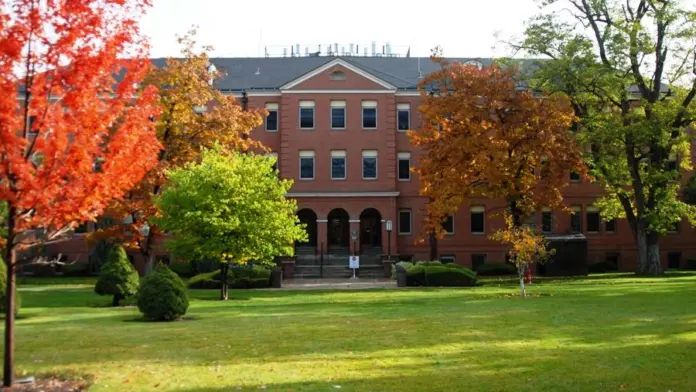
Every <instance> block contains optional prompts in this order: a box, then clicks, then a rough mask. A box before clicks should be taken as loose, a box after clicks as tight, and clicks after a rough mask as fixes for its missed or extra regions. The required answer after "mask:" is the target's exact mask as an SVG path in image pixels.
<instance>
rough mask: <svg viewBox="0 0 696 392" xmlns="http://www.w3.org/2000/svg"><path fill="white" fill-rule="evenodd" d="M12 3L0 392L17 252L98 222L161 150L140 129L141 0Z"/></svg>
mask: <svg viewBox="0 0 696 392" xmlns="http://www.w3.org/2000/svg"><path fill="white" fill-rule="evenodd" d="M11 3H12V4H11V6H8V2H5V3H4V5H3V6H1V7H0V151H2V154H0V200H2V201H4V202H6V204H7V216H6V228H7V232H6V238H5V240H6V241H5V247H4V251H5V255H4V256H5V264H6V266H7V282H8V284H7V294H6V298H5V300H6V303H7V317H6V319H5V345H4V349H5V355H4V378H3V382H4V385H5V386H10V385H11V384H12V382H13V376H14V298H15V286H16V275H15V273H16V267H17V264H18V262H20V261H21V260H19V259H18V257H17V254H18V252H23V251H25V250H31V249H35V248H38V247H41V246H42V245H44V244H45V243H47V242H50V241H56V240H58V239H60V238H61V236H62V235H63V234H64V233H66V232H69V231H71V230H72V229H73V228H74V227H76V226H77V224H78V222H82V221H87V220H93V219H95V218H96V217H97V216H98V215H99V214H100V213H101V212H102V211H103V209H104V207H105V206H106V204H107V203H108V202H109V201H110V200H112V199H114V198H117V197H120V196H122V195H123V194H124V193H125V192H126V191H127V190H128V189H129V188H131V187H132V186H133V185H134V184H136V183H137V182H138V181H139V180H140V179H141V178H142V177H143V175H144V174H145V173H146V172H147V171H148V170H149V169H150V168H151V167H152V166H153V165H154V164H155V159H156V156H157V152H158V151H159V148H160V145H159V142H158V141H157V138H156V137H155V133H154V127H153V124H152V123H151V121H149V118H150V117H151V116H153V115H155V114H156V106H155V105H154V103H155V100H156V96H157V91H156V89H155V88H144V89H139V84H140V82H141V80H142V79H143V77H144V76H145V73H146V72H147V68H148V60H147V56H146V55H147V52H146V49H147V46H146V45H145V42H144V40H143V39H142V38H141V37H140V35H139V31H138V25H137V19H138V18H139V16H140V15H141V14H142V13H143V11H144V9H145V8H146V7H147V6H149V3H150V2H149V0H100V1H96V0H83V1H58V0H41V1H40V0H14V1H12V2H11ZM126 58H127V59H126ZM116 75H118V76H119V78H118V80H117V79H116ZM18 93H19V97H18ZM18 98H19V99H18ZM95 162H101V164H100V167H99V168H98V170H95Z"/></svg>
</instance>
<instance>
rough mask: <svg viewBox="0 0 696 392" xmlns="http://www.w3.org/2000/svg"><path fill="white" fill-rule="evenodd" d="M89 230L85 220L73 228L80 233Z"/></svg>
mask: <svg viewBox="0 0 696 392" xmlns="http://www.w3.org/2000/svg"><path fill="white" fill-rule="evenodd" d="M88 232H89V225H88V223H87V222H83V223H82V224H80V225H79V226H77V227H76V228H75V233H76V234H80V233H88Z"/></svg>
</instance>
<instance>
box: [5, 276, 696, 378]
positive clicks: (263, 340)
mask: <svg viewBox="0 0 696 392" xmlns="http://www.w3.org/2000/svg"><path fill="white" fill-rule="evenodd" d="M24 283H25V285H24V286H23V293H22V296H23V308H22V311H21V315H22V316H23V318H21V319H20V320H18V322H17V357H16V358H17V365H18V366H17V367H18V370H19V371H21V372H26V373H27V374H37V373H49V372H51V373H54V372H57V373H67V372H74V373H77V374H85V375H90V376H93V377H94V379H95V384H94V385H93V387H92V389H91V390H92V391H125V390H129V391H155V390H156V391H179V392H184V391H187V392H188V391H206V392H223V391H236V390H245V391H251V390H254V391H258V390H262V389H263V390H267V391H330V390H338V386H340V387H341V388H340V390H342V391H622V390H625V391H662V392H665V391H674V392H680V391H694V390H696V377H695V376H694V373H693V369H694V363H695V362H696V361H695V360H694V352H696V301H695V298H696V276H694V275H689V274H681V275H679V274H672V275H671V276H670V277H668V278H661V279H654V278H653V279H649V278H647V279H641V278H633V277H626V276H622V275H604V276H599V277H591V278H588V279H568V280H562V279H561V280H559V279H555V280H554V279H548V280H543V281H540V283H538V284H535V285H533V286H532V287H530V289H529V292H530V293H532V294H533V295H536V296H535V297H532V298H527V299H521V298H519V297H517V294H518V289H517V287H516V286H515V285H514V283H515V282H514V281H510V280H496V279H489V280H487V281H486V284H485V285H484V286H481V287H476V288H467V289H404V290H371V291H370V290H368V291H330V292H329V291H273V290H257V291H232V292H231V297H232V299H231V300H230V301H227V302H219V301H216V300H215V298H216V297H217V292H216V291H205V290H204V291H193V292H191V296H192V300H191V308H190V310H189V316H191V317H192V318H193V320H187V321H180V322H173V323H145V322H139V321H137V318H138V312H137V309H136V308H133V307H123V308H118V309H112V308H105V307H103V306H102V305H106V304H108V303H109V299H108V298H104V297H98V296H97V295H95V294H93V292H92V290H91V289H90V288H89V287H85V286H84V282H77V283H78V284H77V285H74V286H70V285H48V284H43V285H31V284H30V283H31V280H30V281H27V282H24ZM80 283H83V284H82V285H81V284H80Z"/></svg>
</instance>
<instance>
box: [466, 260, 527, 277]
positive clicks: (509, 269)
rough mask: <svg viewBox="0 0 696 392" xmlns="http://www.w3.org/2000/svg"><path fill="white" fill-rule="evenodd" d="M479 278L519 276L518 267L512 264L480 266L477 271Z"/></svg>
mask: <svg viewBox="0 0 696 392" xmlns="http://www.w3.org/2000/svg"><path fill="white" fill-rule="evenodd" d="M476 274H477V275H479V276H500V275H517V267H516V266H515V265H514V264H510V263H490V264H482V265H479V266H478V268H477V269H476Z"/></svg>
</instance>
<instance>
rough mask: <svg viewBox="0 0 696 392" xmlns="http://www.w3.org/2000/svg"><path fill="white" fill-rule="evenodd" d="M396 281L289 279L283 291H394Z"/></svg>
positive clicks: (284, 284)
mask: <svg viewBox="0 0 696 392" xmlns="http://www.w3.org/2000/svg"><path fill="white" fill-rule="evenodd" d="M392 288H396V281H395V280H390V279H288V280H284V281H283V288H282V289H281V290H356V289H357V290H359V289H392Z"/></svg>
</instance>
